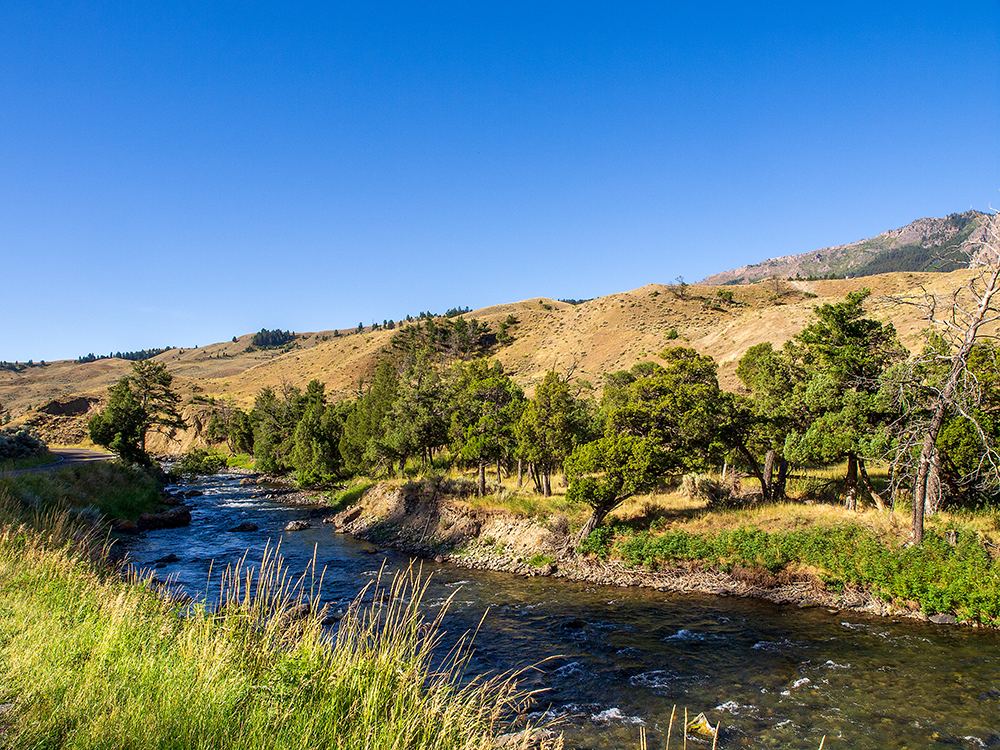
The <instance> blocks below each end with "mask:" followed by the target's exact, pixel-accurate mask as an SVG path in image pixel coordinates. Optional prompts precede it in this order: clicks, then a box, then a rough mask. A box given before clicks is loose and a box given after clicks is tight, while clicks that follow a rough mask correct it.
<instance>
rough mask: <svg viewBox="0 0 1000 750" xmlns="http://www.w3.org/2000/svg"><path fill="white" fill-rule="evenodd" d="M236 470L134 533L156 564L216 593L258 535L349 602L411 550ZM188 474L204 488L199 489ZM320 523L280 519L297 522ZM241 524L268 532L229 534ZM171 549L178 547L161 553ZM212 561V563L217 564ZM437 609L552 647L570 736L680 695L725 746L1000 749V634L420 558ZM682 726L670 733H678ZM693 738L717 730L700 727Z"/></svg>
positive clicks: (487, 634) (534, 675)
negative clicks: (246, 479)
mask: <svg viewBox="0 0 1000 750" xmlns="http://www.w3.org/2000/svg"><path fill="white" fill-rule="evenodd" d="M238 478H239V477H227V476H216V477H208V478H205V479H203V480H201V481H200V482H198V483H197V484H196V485H193V486H194V487H196V488H197V489H200V490H202V491H204V493H205V495H204V496H202V497H198V498H195V499H193V500H192V501H191V502H192V503H193V504H194V508H193V509H192V522H191V526H190V527H187V528H182V529H172V530H163V531H152V532H149V533H148V534H147V535H146V537H145V538H135V539H131V540H128V541H127V542H125V544H126V545H127V547H128V548H129V550H130V554H131V557H132V559H133V561H134V562H135V563H136V564H138V565H139V566H140V567H141V568H143V569H149V568H152V569H155V573H156V575H157V576H158V577H160V578H167V577H168V576H169V577H170V579H171V580H172V581H175V582H176V585H177V586H178V587H180V588H182V589H184V590H185V591H186V592H187V593H189V594H191V595H192V596H194V597H195V598H197V599H206V598H207V599H208V600H210V601H211V600H212V597H213V595H214V593H215V590H214V588H213V587H212V586H211V585H209V584H208V576H209V566H210V564H212V565H213V567H214V570H215V575H214V577H215V578H217V574H218V571H219V570H221V569H222V568H224V567H225V566H226V565H229V564H232V563H235V562H237V561H238V560H239V559H240V558H241V557H243V555H244V554H245V553H247V550H249V553H247V560H248V562H251V563H252V562H253V561H254V560H260V557H261V554H262V553H263V550H264V547H265V545H266V544H268V543H270V545H271V546H272V547H273V546H274V545H275V544H277V543H278V542H280V550H281V554H282V556H283V557H284V558H285V561H286V563H287V564H288V566H289V567H290V569H291V570H293V571H301V570H304V569H305V568H306V566H307V565H308V563H309V561H310V560H311V559H312V557H313V555H314V554H315V555H316V561H317V566H318V567H319V568H323V567H325V568H326V573H325V577H324V586H323V591H322V598H323V601H324V602H326V603H329V604H331V606H332V607H333V608H334V609H337V608H343V607H346V606H347V605H348V604H349V603H350V601H351V600H352V599H354V597H355V596H356V595H357V593H358V592H359V590H360V589H361V588H362V587H363V586H364V585H365V584H366V583H368V582H369V581H371V580H372V578H374V577H375V576H377V575H378V572H379V569H380V568H381V567H382V566H385V568H386V570H387V572H388V573H390V574H391V573H392V572H394V571H396V570H400V569H406V568H407V567H408V566H409V565H410V562H411V560H410V558H409V556H407V555H403V554H399V553H396V552H394V551H392V550H388V549H386V550H383V549H379V550H378V551H377V552H376V553H374V554H372V548H371V545H369V544H368V543H366V542H361V541H358V540H355V539H353V538H352V537H349V536H345V535H343V534H337V533H335V532H334V531H333V529H332V528H331V526H330V525H323V524H322V523H320V520H321V517H317V515H316V511H313V510H310V509H307V508H295V507H288V506H284V505H279V504H277V503H274V502H271V501H269V500H267V499H265V497H264V495H263V492H264V491H263V490H262V489H261V488H259V487H241V486H239V485H238V483H237V481H236V480H237V479H238ZM188 488H190V487H188ZM295 519H304V520H311V521H312V523H313V526H312V527H311V528H309V529H306V530H303V531H297V532H285V531H283V529H284V527H285V525H286V524H287V523H288V522H289V521H290V520H295ZM243 521H252V522H253V523H255V524H257V525H258V526H259V530H258V531H256V532H250V533H228V529H230V528H233V527H235V526H236V525H238V524H239V523H241V522H243ZM170 554H174V555H176V556H177V557H179V558H180V561H179V562H176V563H169V564H165V565H164V564H162V563H161V564H160V567H159V569H157V566H156V563H155V561H156V560H158V559H160V558H163V557H166V556H167V555H170ZM213 560H214V563H213V562H212V561H213ZM423 569H424V571H425V572H427V573H431V574H432V579H431V584H430V586H429V589H428V591H427V594H426V596H425V600H424V601H425V603H426V605H427V608H428V613H429V614H431V615H433V614H434V613H435V608H436V607H440V606H441V605H442V604H443V602H444V601H445V599H447V598H448V597H449V596H452V594H454V598H453V600H452V604H451V606H450V609H449V611H448V614H447V616H446V619H445V621H444V626H445V628H446V630H447V633H448V637H447V638H446V639H445V642H446V644H447V641H448V638H455V637H458V636H460V635H461V634H462V633H464V632H466V631H467V630H469V629H474V628H475V627H476V626H477V625H478V624H479V621H480V619H481V618H482V616H483V613H484V612H486V611H487V610H488V615H487V617H486V620H485V623H484V625H483V628H482V630H481V631H480V633H479V635H478V636H477V639H476V648H475V655H474V658H473V662H472V671H473V672H488V671H492V670H499V671H505V670H508V669H511V668H515V667H522V666H526V665H529V664H534V663H536V662H540V661H542V660H543V659H547V658H549V657H556V658H551V659H549V660H548V661H546V662H545V663H543V664H541V665H540V666H539V667H538V669H537V670H533V671H531V672H530V673H529V675H530V676H529V677H528V678H527V682H526V687H530V688H534V689H542V690H543V691H544V692H542V693H540V694H539V695H538V697H537V699H536V704H535V706H534V710H536V711H537V712H538V713H539V714H540V715H541V714H542V713H543V712H547V716H550V717H551V716H559V717H563V721H564V728H565V731H566V740H567V742H566V747H567V748H581V749H583V748H586V749H588V750H605V749H610V748H638V747H639V727H640V726H644V727H645V730H646V732H647V736H648V742H649V745H648V746H649V748H651V749H652V748H656V749H657V750H659V749H660V748H662V747H663V741H664V739H665V737H666V731H667V726H668V723H669V720H670V713H671V709H672V707H674V706H677V708H678V710H679V711H681V712H683V709H684V708H685V707H686V708H687V709H688V712H689V714H690V715H691V717H693V716H694V715H695V714H697V713H698V712H702V711H704V712H705V713H706V715H707V716H708V718H709V720H710V721H711V723H712V724H713V725H714V724H716V722H721V724H722V732H721V734H720V737H719V742H718V746H719V747H720V748H736V747H739V748H743V747H746V748H771V747H781V748H811V749H813V750H815V748H818V747H819V745H820V741H821V739H822V738H823V737H824V736H825V737H826V744H825V746H824V747H825V748H860V749H864V748H931V747H934V748H937V747H956V748H984V747H998V748H1000V633H997V632H995V631H987V630H974V629H971V628H955V627H952V628H948V627H939V626H934V625H930V624H923V623H918V622H913V621H909V620H906V621H902V622H896V621H892V620H887V619H880V618H874V617H868V616H865V615H861V614H857V613H852V612H848V611H840V612H831V611H828V610H826V609H822V608H814V609H798V608H796V607H788V606H778V605H773V604H770V603H768V602H760V601H754V600H744V599H738V598H720V597H713V596H699V595H687V594H684V595H681V594H672V593H664V592H659V591H655V590H650V589H630V588H616V587H604V586H588V585H585V584H578V583H573V582H569V581H564V580H559V579H552V578H521V577H519V576H514V575H509V574H505V573H490V572H483V571H473V570H467V569H464V568H460V567H457V566H453V565H449V564H443V565H439V564H435V563H434V562H433V561H423ZM678 725H679V722H678V724H677V725H675V731H674V739H673V741H672V746H673V747H675V748H678V747H680V738H679V734H678V732H677V730H676V727H677V726H678ZM689 744H690V746H691V747H699V746H703V747H709V746H710V743H707V742H706V743H701V744H699V742H697V741H696V740H694V739H693V738H692V739H690V740H689Z"/></svg>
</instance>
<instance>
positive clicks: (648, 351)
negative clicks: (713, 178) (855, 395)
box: [0, 271, 970, 450]
mask: <svg viewBox="0 0 1000 750" xmlns="http://www.w3.org/2000/svg"><path fill="white" fill-rule="evenodd" d="M969 273H970V272H969V271H954V272H952V273H948V274H943V273H892V274H883V275H879V276H872V277H869V278H865V279H837V280H821V281H774V280H769V281H761V282H757V283H754V284H742V285H726V286H707V285H698V284H694V285H689V286H687V287H685V288H681V287H678V286H668V285H663V284H649V285H647V286H644V287H641V288H639V289H635V290H632V291H629V292H621V293H618V294H611V295H608V296H605V297H599V298H597V299H593V300H589V301H587V302H582V303H580V304H569V303H565V302H558V301H556V300H551V299H544V298H535V299H529V300H524V301H521V302H514V303H510V304H504V305H496V306H493V307H486V308H483V309H480V310H475V311H472V312H469V313H466V314H465V315H464V317H465V318H466V319H472V318H476V319H478V320H480V321H483V322H488V323H489V324H490V326H491V328H492V329H493V331H494V332H495V331H498V330H499V328H500V324H501V322H502V321H504V320H505V319H507V318H508V316H510V315H513V316H514V317H515V318H516V319H517V321H518V323H517V325H516V326H514V327H513V328H512V329H511V332H512V335H513V338H514V340H513V342H512V343H510V344H508V345H497V346H495V347H494V348H493V349H491V350H490V356H492V357H494V358H496V359H498V360H499V361H500V362H502V363H503V366H504V368H505V369H506V370H507V371H508V372H509V373H511V374H512V376H513V377H514V378H515V379H516V380H517V381H518V382H519V383H520V384H521V385H522V386H523V387H524V388H525V389H526V391H527V392H528V394H529V395H530V394H531V393H532V391H533V388H534V385H535V384H536V383H538V382H539V381H540V380H541V378H542V377H543V376H544V374H545V372H546V371H547V370H549V369H550V368H557V369H560V370H562V371H567V370H570V369H573V371H574V374H575V376H576V377H579V378H585V379H586V380H588V381H590V382H591V383H592V384H593V385H594V386H595V387H596V388H598V389H600V387H601V385H602V382H603V377H604V375H605V374H606V373H608V372H613V371H615V370H620V369H625V368H628V367H631V366H632V365H633V364H635V363H636V362H638V361H642V360H644V359H653V358H655V357H656V355H657V353H658V352H660V351H661V350H662V349H663V348H664V347H666V346H669V345H684V346H691V347H693V348H695V349H696V350H698V351H699V352H701V353H703V354H709V355H711V356H712V357H713V358H715V360H716V361H717V362H719V366H720V367H719V369H720V380H721V382H722V385H723V387H724V388H727V389H734V388H735V387H736V386H737V380H736V377H735V370H736V364H737V362H738V361H739V359H740V357H741V356H742V355H743V353H744V352H745V351H746V350H747V349H748V348H749V347H751V346H753V345H755V344H758V343H760V342H763V341H771V342H773V343H774V344H775V345H780V344H782V343H783V342H785V341H786V340H788V339H789V338H791V337H792V336H793V335H794V334H795V333H796V332H798V331H799V330H801V329H802V328H803V327H804V326H805V325H807V323H808V322H809V320H810V316H811V314H812V309H813V307H814V306H815V305H817V304H820V303H823V302H826V301H836V300H839V299H842V298H843V297H844V295H845V294H847V293H848V292H849V291H853V290H856V289H860V288H861V287H864V286H867V287H869V288H871V289H872V291H873V297H872V299H871V300H870V302H869V310H870V313H871V314H872V315H873V316H875V317H877V318H880V319H884V320H889V321H891V322H892V323H893V324H894V325H895V326H896V328H897V330H898V331H899V333H900V335H901V338H902V340H903V343H904V344H905V345H907V346H908V347H909V348H910V349H911V350H912V349H918V348H920V347H921V346H922V344H923V337H922V335H921V333H920V332H921V330H922V329H923V323H922V322H921V321H919V320H917V319H915V317H914V313H913V310H912V308H908V307H901V306H896V307H894V306H891V305H889V304H887V303H886V302H884V301H880V300H879V297H880V296H882V295H888V294H895V295H899V294H904V293H907V292H916V291H919V289H920V288H921V285H922V286H923V287H925V288H927V289H929V290H931V291H937V292H946V291H948V290H949V289H951V288H952V285H954V284H957V283H961V281H962V280H963V279H964V278H966V277H967V276H968V274H969ZM397 332H398V329H397V330H396V331H392V330H374V331H373V330H370V329H365V330H364V331H363V332H361V333H357V332H354V331H350V332H346V331H339V332H337V333H336V334H335V332H334V331H333V330H328V331H317V332H311V333H303V334H298V335H297V337H296V339H295V340H294V342H292V343H291V344H290V345H286V346H284V347H282V348H278V349H257V350H251V351H248V348H250V342H251V339H252V337H253V334H247V335H244V336H240V337H238V338H237V339H236V340H235V341H226V342H223V343H218V344H212V345H210V346H203V347H198V348H196V349H172V350H169V351H167V352H164V353H162V354H159V355H158V356H156V357H155V360H156V361H160V362H163V363H164V364H165V365H166V366H167V367H168V369H169V370H170V371H171V373H173V375H174V378H175V381H174V384H175V387H176V388H177V390H178V391H179V392H180V393H181V395H182V397H183V399H184V403H185V404H187V406H186V416H187V417H188V418H189V421H190V422H191V423H192V424H193V425H194V429H193V430H190V431H188V432H189V434H188V435H185V436H182V439H181V441H180V442H177V443H173V444H169V445H168V444H163V445H158V446H155V447H156V449H157V450H165V449H173V450H182V449H184V448H186V447H187V446H188V445H190V444H191V441H193V440H195V439H196V437H197V433H198V432H199V431H200V429H201V427H202V426H203V422H204V420H205V415H206V414H207V411H208V409H207V402H208V401H209V400H218V399H226V398H232V399H233V400H234V401H235V403H236V404H237V405H240V406H249V405H250V404H252V402H253V399H254V397H255V396H256V394H257V393H258V391H260V389H261V388H263V387H264V386H272V387H274V388H277V389H280V388H281V386H282V385H283V384H286V383H287V384H291V385H296V386H299V387H304V386H305V384H306V383H308V382H309V381H310V380H312V379H313V378H317V379H319V380H320V381H322V382H324V383H326V386H327V392H328V393H329V394H330V395H331V397H332V398H333V399H335V400H336V399H342V398H348V397H351V396H352V395H353V394H354V393H355V392H356V390H357V387H358V383H359V381H360V380H361V379H362V378H364V377H366V376H367V375H368V374H369V373H370V372H371V371H372V369H373V365H374V363H375V362H376V360H377V359H378V357H379V355H380V352H381V351H382V350H383V349H385V348H386V347H387V346H388V345H389V343H390V341H391V339H392V337H393V336H394V335H395V334H396V333H397ZM130 367H131V363H130V362H128V361H125V360H121V359H101V360H97V361H95V362H88V363H84V364H77V363H75V362H73V361H60V362H51V363H47V364H45V365H44V366H41V365H35V366H33V367H26V368H24V369H22V370H17V371H14V370H0V403H3V404H5V405H6V406H7V407H8V408H9V409H10V410H11V413H12V414H13V416H14V417H15V419H14V421H15V423H19V424H20V423H25V424H31V425H33V426H35V427H36V428H38V429H40V430H42V431H43V433H45V434H46V436H47V437H48V438H49V439H50V440H53V441H55V442H59V443H73V442H78V441H79V440H80V439H81V438H83V436H84V435H85V429H84V426H85V423H86V418H87V414H88V413H89V412H91V411H93V410H94V409H96V408H98V407H99V405H100V403H101V401H102V400H103V399H104V397H105V395H106V393H107V389H108V387H109V386H110V385H111V384H113V383H114V382H115V381H116V380H117V379H118V378H120V377H121V376H122V375H124V374H125V373H126V372H128V371H129V368H130Z"/></svg>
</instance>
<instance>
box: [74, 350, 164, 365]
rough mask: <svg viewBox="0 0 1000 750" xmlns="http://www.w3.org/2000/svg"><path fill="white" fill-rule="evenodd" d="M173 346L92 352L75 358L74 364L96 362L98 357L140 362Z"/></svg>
mask: <svg viewBox="0 0 1000 750" xmlns="http://www.w3.org/2000/svg"><path fill="white" fill-rule="evenodd" d="M173 348H174V347H172V346H166V347H163V348H162V349H139V350H137V351H134V352H111V353H110V354H101V355H95V354H94V353H93V352H91V353H90V354H85V355H83V356H82V357H77V358H76V364H78V365H83V364H86V363H87V362H96V361H97V360H99V359H127V360H129V361H131V362H141V361H143V360H145V359H152V358H153V357H155V356H156V355H158V354H163V352H169V351H170V350H171V349H173Z"/></svg>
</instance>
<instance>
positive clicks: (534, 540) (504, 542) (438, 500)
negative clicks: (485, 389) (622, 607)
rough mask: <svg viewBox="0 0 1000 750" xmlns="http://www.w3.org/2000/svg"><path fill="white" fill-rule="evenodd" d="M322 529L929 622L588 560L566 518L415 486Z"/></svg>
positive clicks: (761, 584) (456, 559) (491, 560)
mask: <svg viewBox="0 0 1000 750" xmlns="http://www.w3.org/2000/svg"><path fill="white" fill-rule="evenodd" d="M324 523H332V524H334V526H335V527H336V528H337V530H339V531H343V532H345V533H349V534H352V535H354V536H356V537H359V538H361V539H365V540H367V541H370V542H372V543H374V544H383V545H386V546H390V547H393V548H395V549H399V550H402V551H405V552H410V553H413V554H416V555H419V556H423V557H432V558H435V559H437V560H439V561H448V562H451V563H454V564H456V565H461V566H463V567H467V568H474V569H478V570H495V571H504V572H508V573H514V574H517V575H522V576H538V575H543V576H553V577H556V578H567V579H570V580H574V581H583V582H587V583H594V584H600V585H605V586H644V587H649V588H657V589H659V590H661V591H678V592H698V593H706V594H714V595H717V596H740V597H748V598H756V599H765V600H768V601H771V602H775V603H778V604H794V605H798V606H800V607H813V606H818V607H826V608H829V609H837V610H840V609H850V610H853V611H856V612H865V613H868V614H873V615H879V616H883V617H911V618H914V619H921V620H926V619H928V618H927V616H926V615H925V614H923V613H922V612H920V610H919V608H918V607H917V606H916V605H915V604H910V603H904V604H903V605H900V604H893V603H888V602H885V601H883V600H881V599H879V598H878V597H876V596H874V595H872V594H871V593H870V592H868V591H867V590H865V589H862V588H857V587H851V586H847V587H845V588H844V589H843V590H842V591H828V590H827V589H826V588H825V586H824V584H823V582H822V581H821V580H820V579H819V578H817V577H816V576H814V575H810V574H806V573H803V574H795V575H786V574H781V575H779V576H777V577H775V576H772V575H770V574H767V572H766V571H763V570H746V569H742V570H737V569H734V571H733V572H732V573H726V572H722V571H720V570H718V569H717V568H714V567H710V566H705V565H702V564H699V563H697V562H694V563H688V564H682V565H674V566H671V567H669V568H666V569H664V570H661V571H656V572H653V571H649V570H645V569H638V568H630V567H627V566H626V565H625V564H623V563H621V562H618V561H608V562H605V561H601V560H599V559H596V558H593V557H583V556H581V555H578V554H576V553H575V552H574V551H573V544H572V538H571V537H570V535H569V529H568V526H567V524H566V520H565V518H560V517H552V518H549V519H545V520H536V519H531V518H525V517H523V516H517V515H515V514H513V513H510V512H508V511H503V510H481V509H478V508H474V507H472V506H471V505H469V504H468V503H466V502H464V501H462V500H461V499H459V498H455V497H450V496H446V495H438V494H437V493H436V492H434V491H428V490H427V489H414V488H413V485H407V486H406V487H404V488H399V487H394V486H391V485H388V484H378V485H376V486H374V487H372V488H371V489H370V490H368V491H367V492H366V493H365V494H364V496H363V497H362V499H361V500H360V501H359V502H358V503H357V504H356V505H354V506H352V507H350V508H348V509H347V510H345V511H342V512H341V513H338V514H336V515H333V516H330V517H328V518H326V519H324ZM949 619H951V618H948V617H947V616H946V617H945V618H944V620H945V621H947V620H949Z"/></svg>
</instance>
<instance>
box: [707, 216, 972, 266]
mask: <svg viewBox="0 0 1000 750" xmlns="http://www.w3.org/2000/svg"><path fill="white" fill-rule="evenodd" d="M984 216H986V214H983V213H980V212H979V211H966V212H965V213H961V214H951V215H950V216H947V217H945V218H943V219H937V218H927V219H917V220H916V221H914V222H911V223H910V224H907V225H906V226H905V227H902V228H900V229H892V230H890V231H888V232H883V233H882V234H880V235H878V236H877V237H872V238H870V239H866V240H859V241H857V242H852V243H850V244H847V245H836V246H834V247H824V248H822V249H820V250H813V251H812V252H808V253H800V254H798V255H785V256H782V257H780V258H774V259H772V260H765V261H763V262H761V263H755V264H753V265H749V266H742V267H741V268H737V269H735V270H733V271H723V272H722V273H717V274H713V275H711V276H709V277H707V278H706V279H705V280H704V281H702V283H703V284H750V283H753V282H755V281H760V280H761V279H769V278H773V277H777V278H779V279H795V278H842V277H844V276H851V277H859V276H874V275H876V274H880V273H893V272H901V271H910V272H924V271H939V272H947V271H954V270H956V269H959V268H967V267H968V265H969V258H970V257H972V255H973V254H974V252H973V250H974V246H975V244H976V243H977V242H978V241H979V240H981V239H982V226H983V221H982V220H983V217H984Z"/></svg>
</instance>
